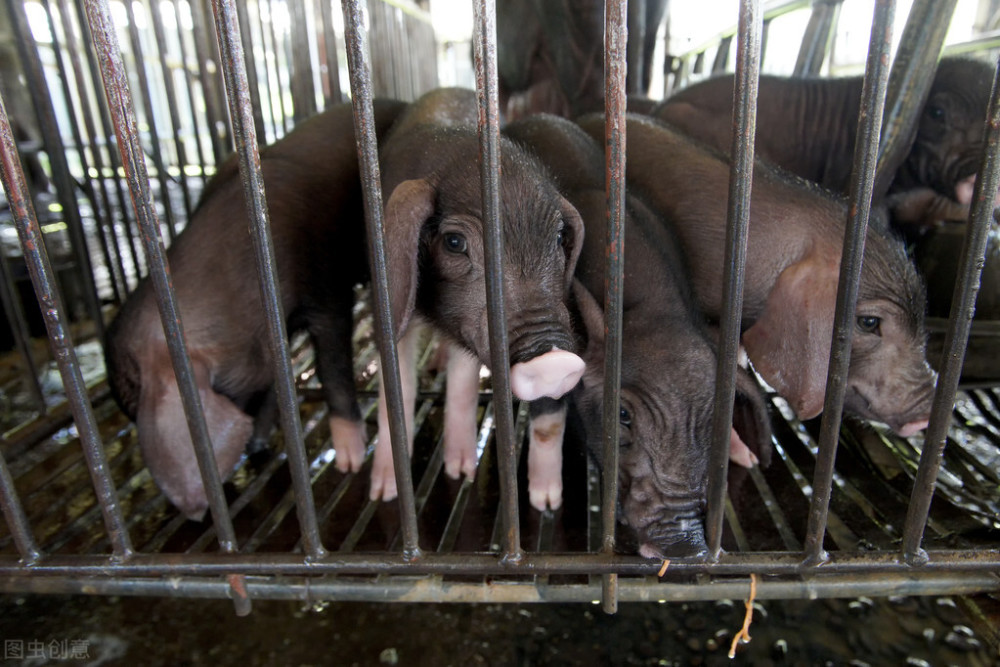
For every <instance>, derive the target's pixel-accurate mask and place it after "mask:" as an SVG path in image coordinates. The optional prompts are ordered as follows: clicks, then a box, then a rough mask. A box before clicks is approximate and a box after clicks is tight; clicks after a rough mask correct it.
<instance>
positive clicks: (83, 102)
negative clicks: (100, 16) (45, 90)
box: [53, 0, 129, 303]
mask: <svg viewBox="0 0 1000 667" xmlns="http://www.w3.org/2000/svg"><path fill="white" fill-rule="evenodd" d="M66 2H67V0H59V15H60V18H61V23H62V29H63V37H64V38H65V40H66V55H67V56H68V57H69V60H70V65H71V66H72V68H73V80H74V82H75V84H76V96H77V101H78V102H79V104H80V109H81V111H82V116H83V124H84V129H86V130H87V137H88V139H89V140H90V142H89V146H90V156H91V160H92V161H93V163H94V169H95V170H96V171H97V178H96V181H97V184H98V188H99V190H100V193H101V202H100V203H101V207H98V206H97V205H96V204H95V206H94V217H95V219H96V221H97V225H98V227H101V226H103V227H104V229H105V230H106V233H107V234H108V236H110V238H111V247H112V248H114V251H115V252H114V255H115V256H114V259H113V260H111V259H110V258H107V259H106V261H109V264H108V273H109V274H110V276H111V286H112V289H113V290H114V292H115V299H116V301H117V302H118V303H121V302H122V301H124V300H125V297H126V296H128V292H129V289H128V277H127V276H126V273H125V263H124V261H123V259H122V251H121V247H119V244H118V235H117V234H116V232H115V223H114V218H113V216H112V212H111V198H110V196H109V195H108V188H107V184H106V183H105V179H104V159H103V158H102V157H101V148H100V147H99V146H97V145H96V140H97V131H96V129H95V128H94V120H93V117H92V115H91V113H90V112H91V109H92V108H93V107H92V106H91V104H90V95H89V94H88V92H87V83H86V79H85V78H84V76H83V68H82V66H81V65H80V47H79V46H78V44H77V41H76V35H75V33H74V30H73V22H72V20H71V18H70V10H69V7H68V6H67V5H66ZM85 29H86V28H85V27H83V26H81V30H85ZM54 33H55V31H54V30H53V34H54ZM65 94H66V95H67V99H69V97H68V96H69V94H70V93H69V92H68V89H67V92H66V93H65ZM75 140H76V141H77V143H78V144H79V146H80V159H81V161H82V160H83V159H84V158H83V148H84V145H85V144H84V143H83V140H82V138H80V137H79V136H77V137H76V139H75ZM85 168H86V166H85ZM92 180H93V179H92ZM90 187H91V189H93V185H92V184H91V185H90ZM102 208H103V213H102V210H101V209H102ZM99 238H101V239H103V238H104V237H103V234H100V233H99Z"/></svg>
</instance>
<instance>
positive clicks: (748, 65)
mask: <svg viewBox="0 0 1000 667" xmlns="http://www.w3.org/2000/svg"><path fill="white" fill-rule="evenodd" d="M739 25H740V29H739V35H740V37H739V42H738V44H737V52H736V76H735V78H734V83H735V88H734V90H733V139H732V146H731V148H730V155H732V156H733V157H732V162H731V163H730V170H729V205H728V212H727V225H726V258H725V267H726V275H725V283H724V284H723V288H722V300H723V303H724V304H726V307H725V310H724V311H723V312H722V317H721V322H720V324H721V327H720V329H721V330H720V334H719V358H718V364H717V366H716V372H715V399H714V400H715V407H714V410H713V413H712V440H711V442H712V450H711V453H710V457H709V464H708V487H707V499H708V508H707V512H706V520H705V537H706V542H707V544H708V550H709V556H710V558H712V559H717V558H718V557H719V553H720V552H721V551H722V523H723V520H724V519H725V495H726V472H727V470H728V469H729V434H730V432H731V430H732V423H733V400H734V397H735V396H736V373H737V371H738V368H737V362H738V355H739V345H740V321H741V315H742V312H743V283H744V277H745V276H744V267H745V265H746V254H747V237H748V229H749V223H750V189H751V186H752V184H753V165H754V162H753V159H754V158H753V145H754V131H755V128H756V125H757V82H758V80H759V79H760V55H761V50H760V48H761V42H760V40H761V33H762V32H763V29H764V28H763V17H762V15H761V11H760V3H759V2H758V1H757V0H741V2H740V21H739Z"/></svg>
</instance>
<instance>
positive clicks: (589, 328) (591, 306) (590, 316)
mask: <svg viewBox="0 0 1000 667" xmlns="http://www.w3.org/2000/svg"><path fill="white" fill-rule="evenodd" d="M570 287H571V289H572V291H573V297H574V299H575V300H576V306H577V310H578V312H579V315H580V323H581V324H582V325H583V329H584V331H586V332H587V349H586V350H585V351H584V353H583V360H584V361H585V362H586V364H587V368H588V369H589V368H591V367H592V366H594V367H597V366H600V364H601V363H602V362H603V361H604V309H603V308H601V306H600V304H598V303H597V299H595V298H594V296H593V295H592V294H591V293H590V291H589V290H588V289H587V288H586V287H584V286H583V283H581V282H580V281H579V280H577V279H576V278H574V279H573V281H572V283H571V284H570Z"/></svg>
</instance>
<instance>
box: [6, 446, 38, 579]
mask: <svg viewBox="0 0 1000 667" xmlns="http://www.w3.org/2000/svg"><path fill="white" fill-rule="evenodd" d="M0 510H3V515H4V518H5V519H7V527H8V528H9V529H10V534H11V535H12V536H13V538H14V545H15V546H16V547H17V552H18V553H19V554H21V560H22V562H24V563H25V564H27V565H30V564H32V563H34V562H35V561H37V560H38V559H39V558H40V557H41V555H42V552H41V550H40V549H39V548H38V546H37V545H36V543H35V537H34V535H32V533H31V524H30V523H28V515H26V514H25V513H24V508H23V507H22V506H21V499H20V498H19V497H18V495H17V489H16V488H15V487H14V478H13V477H11V475H10V468H8V467H7V461H6V459H4V457H3V455H2V454H0Z"/></svg>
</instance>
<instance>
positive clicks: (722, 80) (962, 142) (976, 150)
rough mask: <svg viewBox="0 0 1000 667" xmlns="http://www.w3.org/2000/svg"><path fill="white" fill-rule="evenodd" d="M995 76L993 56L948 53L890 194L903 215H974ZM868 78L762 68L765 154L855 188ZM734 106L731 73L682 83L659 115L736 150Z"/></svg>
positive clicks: (760, 135)
mask: <svg viewBox="0 0 1000 667" xmlns="http://www.w3.org/2000/svg"><path fill="white" fill-rule="evenodd" d="M992 83H993V68H992V67H991V66H990V65H989V64H987V63H985V62H982V61H979V60H974V59H970V58H943V59H942V60H941V61H940V63H939V64H938V68H937V73H936V75H935V77H934V83H933V85H932V87H931V91H930V94H929V96H928V99H927V102H926V103H925V104H924V107H923V110H922V112H921V115H920V117H919V121H918V124H917V128H916V133H915V136H913V137H911V139H910V141H911V144H910V150H909V151H908V153H907V155H906V157H905V159H904V160H903V162H902V164H900V165H899V167H898V169H897V170H896V171H895V177H894V179H893V181H892V183H891V184H890V186H889V193H888V194H889V198H888V200H887V203H888V204H889V206H890V207H891V208H893V210H894V213H895V219H896V220H897V222H900V223H921V224H923V223H926V222H928V221H933V220H934V219H941V216H947V217H956V216H962V217H965V216H967V215H968V206H969V204H970V203H971V201H972V183H973V181H974V179H975V173H976V169H977V166H978V161H979V156H980V153H981V150H982V146H983V132H984V123H985V120H986V109H987V105H988V103H989V97H990V90H991V87H992ZM862 84H863V80H862V77H860V76H855V77H843V78H830V79H820V78H793V77H779V76H761V77H760V83H759V89H758V96H757V132H756V138H755V151H756V154H757V155H758V156H759V157H761V158H763V159H765V160H767V161H768V162H771V163H773V164H776V165H778V166H780V167H782V168H784V169H787V170H789V171H791V172H792V173H794V174H797V175H799V176H801V177H803V178H806V179H809V180H811V181H815V182H816V183H819V184H821V185H824V186H826V187H827V188H830V189H831V190H834V191H836V192H842V193H847V191H848V188H849V186H850V176H851V167H852V165H853V157H854V144H855V141H856V137H857V131H858V114H859V111H860V103H861V88H862ZM732 112H733V77H732V75H726V76H720V77H715V78H712V79H709V80H707V81H703V82H701V83H698V84H695V85H693V86H690V87H689V88H686V89H684V90H681V91H679V92H678V93H676V94H675V95H673V96H671V97H670V98H668V99H667V100H665V101H664V102H663V103H662V104H660V105H659V106H658V107H657V108H656V109H654V110H653V112H652V114H651V115H652V116H653V117H655V118H658V119H660V120H662V121H665V122H667V123H669V124H670V125H672V126H674V127H676V128H678V129H679V130H681V131H683V132H684V133H685V134H688V135H690V136H692V137H695V138H696V139H699V140H701V141H703V142H705V143H707V144H709V145H710V146H713V147H714V148H716V149H718V150H722V151H728V150H729V149H730V145H731V141H732V139H731V136H732ZM949 203H950V204H951V206H949ZM963 207H964V208H963ZM963 214H964V215H963Z"/></svg>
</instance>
